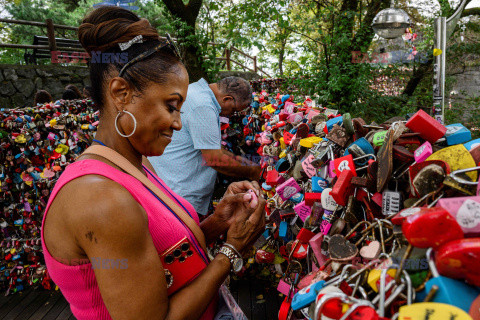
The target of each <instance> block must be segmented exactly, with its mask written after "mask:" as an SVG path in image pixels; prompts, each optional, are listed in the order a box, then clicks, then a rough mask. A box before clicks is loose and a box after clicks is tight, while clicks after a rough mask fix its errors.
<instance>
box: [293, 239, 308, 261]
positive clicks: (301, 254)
mask: <svg viewBox="0 0 480 320" xmlns="http://www.w3.org/2000/svg"><path fill="white" fill-rule="evenodd" d="M292 247H293V248H294V249H293V253H292V256H293V257H294V258H295V259H297V260H303V259H305V258H306V257H307V252H308V242H307V243H302V242H300V241H299V240H295V242H294V243H293V246H292Z"/></svg>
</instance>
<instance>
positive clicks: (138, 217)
mask: <svg viewBox="0 0 480 320" xmlns="http://www.w3.org/2000/svg"><path fill="white" fill-rule="evenodd" d="M55 208H57V209H55ZM51 209H54V210H61V211H62V212H63V214H62V215H64V217H65V219H66V221H67V223H68V224H69V225H70V226H72V227H73V228H75V227H76V226H82V225H83V226H85V225H92V224H94V225H98V226H99V227H102V226H103V227H112V226H113V225H115V224H119V225H124V224H139V225H143V224H145V223H147V224H148V218H147V215H146V213H145V210H144V209H143V208H142V206H141V205H140V204H139V203H138V202H137V201H136V200H135V199H134V198H133V196H132V195H131V194H130V192H129V191H128V190H127V189H125V187H123V186H122V185H121V184H119V183H117V182H115V181H113V180H111V179H109V178H107V177H104V176H101V175H95V174H88V175H84V176H81V177H78V178H76V179H74V180H72V181H69V182H68V183H66V184H65V185H64V186H63V187H62V189H61V190H60V191H59V192H58V194H57V196H56V197H55V199H54V201H53V202H52V205H51ZM51 209H50V210H51ZM50 210H49V211H50Z"/></svg>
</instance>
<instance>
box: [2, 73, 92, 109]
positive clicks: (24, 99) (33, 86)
mask: <svg viewBox="0 0 480 320" xmlns="http://www.w3.org/2000/svg"><path fill="white" fill-rule="evenodd" d="M68 84H74V85H76V86H77V87H78V88H79V89H80V90H82V89H83V87H84V86H86V85H89V84H90V77H89V71H88V68H87V67H80V66H68V67H63V66H57V65H44V66H33V65H27V66H25V65H8V64H3V65H0V108H5V107H23V106H32V105H33V98H34V96H35V93H36V92H37V90H47V91H48V92H50V94H51V95H52V97H53V99H54V100H57V99H60V98H61V97H62V93H63V90H64V88H65V86H66V85H68Z"/></svg>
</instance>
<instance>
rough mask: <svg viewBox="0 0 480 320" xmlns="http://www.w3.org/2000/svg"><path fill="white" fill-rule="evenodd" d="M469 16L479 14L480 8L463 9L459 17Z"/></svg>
mask: <svg viewBox="0 0 480 320" xmlns="http://www.w3.org/2000/svg"><path fill="white" fill-rule="evenodd" d="M469 16H480V8H470V9H465V10H463V12H462V16H461V17H462V18H463V17H469Z"/></svg>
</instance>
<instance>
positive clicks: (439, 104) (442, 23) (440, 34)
mask: <svg viewBox="0 0 480 320" xmlns="http://www.w3.org/2000/svg"><path fill="white" fill-rule="evenodd" d="M446 44H447V18H445V17H440V18H437V19H436V20H435V49H440V50H441V54H439V55H437V56H436V57H435V65H434V66H433V70H434V76H433V117H434V118H435V120H437V121H438V122H440V123H441V124H444V123H445V72H446V70H445V69H446V59H445V57H446V50H447V45H446Z"/></svg>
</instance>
